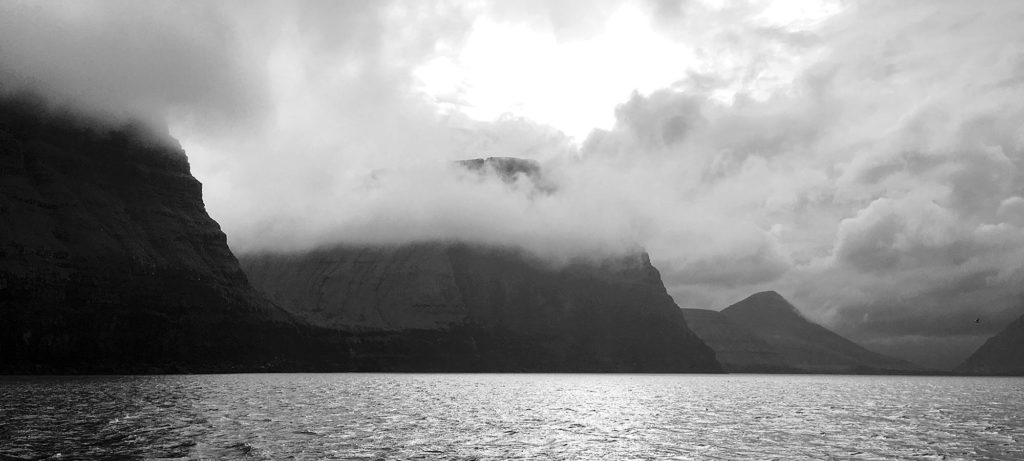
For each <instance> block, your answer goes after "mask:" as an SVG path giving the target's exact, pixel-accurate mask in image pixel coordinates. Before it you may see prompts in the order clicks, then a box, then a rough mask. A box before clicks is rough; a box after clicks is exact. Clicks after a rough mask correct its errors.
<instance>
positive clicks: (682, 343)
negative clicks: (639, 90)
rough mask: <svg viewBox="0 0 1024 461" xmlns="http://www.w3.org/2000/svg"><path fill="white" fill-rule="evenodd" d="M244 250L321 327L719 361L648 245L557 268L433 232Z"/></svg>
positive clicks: (282, 295) (487, 347)
mask: <svg viewBox="0 0 1024 461" xmlns="http://www.w3.org/2000/svg"><path fill="white" fill-rule="evenodd" d="M241 261H242V266H243V268H244V269H245V270H246V272H247V273H248V274H249V277H250V279H251V280H252V282H253V284H254V285H255V286H256V287H257V288H258V289H260V290H261V291H263V292H264V293H265V294H267V295H268V296H269V297H270V298H271V299H272V300H274V301H275V302H277V303H279V304H280V305H281V306H282V307H284V308H285V309H287V310H288V311H289V312H291V313H292V314H294V315H295V316H297V317H299V318H303V319H306V320H307V321H309V322H311V323H313V324H314V325H317V326H322V327H327V328H337V329H348V330H356V331H386V332H395V333H400V332H406V331H421V332H424V331H426V332H429V331H435V332H448V333H447V334H448V335H449V336H450V337H451V338H453V339H456V340H457V339H458V338H465V341H467V342H469V343H471V344H473V348H474V350H475V351H476V353H477V354H480V355H483V356H489V357H491V359H489V361H490V362H494V363H501V364H506V367H509V368H511V369H513V370H529V371H634V372H685V371H702V372H709V371H719V366H718V364H717V362H715V359H714V357H713V354H712V352H711V350H710V349H709V348H707V346H705V345H704V344H703V343H702V342H701V341H700V340H699V339H698V338H697V337H696V336H695V335H694V334H693V333H692V332H691V331H690V330H689V328H687V326H686V322H685V320H684V318H683V316H682V315H681V313H680V311H679V309H678V308H677V307H676V305H675V303H674V302H673V301H672V298H671V297H670V296H669V295H668V293H667V292H666V291H665V287H664V286H663V285H662V283H661V277H660V275H659V274H658V271H657V269H655V268H654V267H653V266H651V264H650V261H649V260H648V258H647V256H646V255H636V256H633V257H625V258H620V259H618V260H615V261H606V262H603V263H577V264H570V265H569V266H566V267H552V266H549V265H548V264H547V263H545V262H543V261H540V260H536V259H534V258H532V257H529V256H526V255H524V254H522V253H521V252H519V251H516V250H512V249H499V248H483V247H476V246H470V245H465V244H443V243H432V244H412V245H404V246H398V247H344V246H342V247H335V248H330V249H321V250H316V251H312V252H308V253H304V254H295V255H279V254H258V255H243V256H242V257H241ZM466 332H471V334H470V335H469V336H465V334H466Z"/></svg>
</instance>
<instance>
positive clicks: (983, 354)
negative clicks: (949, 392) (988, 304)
mask: <svg viewBox="0 0 1024 461" xmlns="http://www.w3.org/2000/svg"><path fill="white" fill-rule="evenodd" d="M955 371H957V372H959V373H968V374H979V375H1005V376H1024V316H1021V317H1019V318H1018V319H1017V320H1014V321H1013V322H1011V323H1010V324H1009V325H1007V326H1006V328H1004V329H1003V330H1002V331H1000V332H999V333H998V334H996V335H995V336H993V337H991V338H989V339H988V341H985V344H982V345H981V347H979V348H978V350H977V351H975V352H974V353H973V354H971V356H970V357H968V358H967V360H965V361H964V363H962V364H960V365H959V366H957V367H956V370H955Z"/></svg>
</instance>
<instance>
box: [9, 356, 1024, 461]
mask: <svg viewBox="0 0 1024 461" xmlns="http://www.w3.org/2000/svg"><path fill="white" fill-rule="evenodd" d="M1022 410H1024V379H1020V378H952V377H882V376H783V375H592V374H583V375H557V374H273V375H271V374H268V375H184V376H104V377H0V459H42V458H60V459H125V458H135V459H162V458H172V459H175V458H176V459H285V458H291V459H367V460H376V459H462V460H471V459H511V458H519V459H609V460H613V459H614V460H618V459H737V458H754V459H786V460H789V459H830V458H839V459H848V458H853V459H1024V421H1022V417H1021V415H1022V414H1024V411H1022Z"/></svg>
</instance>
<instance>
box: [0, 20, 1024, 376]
mask: <svg viewBox="0 0 1024 461" xmlns="http://www.w3.org/2000/svg"><path fill="white" fill-rule="evenodd" d="M786 4H787V2H736V3H733V2H729V3H722V2H710V1H702V0H696V1H688V2H672V1H668V2H651V1H647V0H600V1H597V2H559V3H558V4H551V3H549V2H515V4H514V5H509V4H505V2H490V1H481V2H464V3H463V2H447V1H423V2H416V3H414V4H411V3H402V2H392V1H380V2H338V3H326V2H303V1H298V2H287V3H286V2H260V1H256V2H247V3H245V4H242V3H240V2H218V3H157V2H140V1H117V0H115V1H103V2H100V1H89V0H86V1H81V2H75V3H73V4H68V3H57V2H45V1H44V2H0V43H3V44H4V46H2V47H0V93H4V94H9V93H10V92H17V91H20V90H23V89H26V88H27V89H32V90H34V91H37V92H39V93H41V94H43V95H45V96H46V98H47V99H48V100H52V101H56V102H57V104H58V105H66V106H70V107H74V108H75V110H76V111H78V112H81V113H88V114H90V116H92V117H96V118H100V119H103V120H104V121H106V122H111V123H114V124H123V123H125V122H127V121H129V120H141V121H143V122H144V123H146V124H150V125H154V126H156V125H161V124H166V125H167V126H168V127H169V132H170V134H171V135H173V136H174V137H175V138H176V139H178V140H179V141H180V143H181V145H182V147H183V148H184V149H185V150H186V151H187V152H188V153H189V161H190V168H191V171H192V172H193V173H194V174H195V176H196V177H197V178H198V179H199V180H201V181H202V182H203V183H204V193H205V202H206V205H207V208H208V210H209V213H210V215H211V216H212V217H213V218H215V219H217V221H218V222H220V223H221V224H222V226H223V229H224V232H225V234H226V235H227V239H228V243H229V244H230V245H231V248H232V249H234V250H238V251H245V252H261V251H266V252H274V251H277V252H287V251H295V252H298V251H307V250H311V249H314V248H320V247H324V246H331V245H357V246H358V245H378V246H379V245H384V246H388V245H404V244H410V243H415V242H424V241H438V240H441V241H447V240H458V241H462V242H470V243H474V244H478V245H483V246H516V247H521V248H525V249H527V251H529V252H531V253H533V254H534V255H544V257H546V258H548V259H550V260H552V261H553V262H554V263H555V264H565V263H567V262H568V261H571V260H573V259H574V258H579V257H588V255H589V257H592V258H593V259H607V258H616V257H622V256H625V255H630V254H634V253H635V252H636V250H637V249H639V248H644V249H645V250H646V251H647V252H649V254H650V255H651V257H652V261H653V265H655V266H656V267H658V268H659V270H660V272H661V274H662V278H663V281H664V283H665V285H666V287H667V289H668V291H669V293H670V294H671V295H672V296H673V298H674V299H675V300H676V301H677V303H678V304H679V305H681V306H684V307H688V308H691V307H697V308H711V307H714V306H721V305H726V304H730V303H732V302H735V301H736V300H739V299H742V297H744V296H746V295H747V294H749V293H752V292H757V291H761V290H766V289H769V288H775V289H779V290H781V291H783V292H785V293H788V294H789V296H790V297H791V298H792V300H793V301H794V302H795V303H796V304H798V305H800V306H806V309H805V311H804V314H805V315H806V316H807V317H808V318H809V319H811V320H813V321H814V322H816V323H819V324H821V325H823V326H827V327H828V328H830V329H832V330H834V331H836V332H839V333H841V334H842V335H843V336H845V337H848V338H851V339H852V340H855V341H857V342H858V343H860V344H863V345H865V346H867V347H869V348H871V349H872V350H877V351H880V352H885V353H887V354H889V355H893V356H900V357H902V358H905V359H911V360H914V361H916V362H919V363H922V364H927V365H929V366H932V367H938V368H948V367H952V366H954V365H955V364H957V363H960V362H962V361H963V359H965V358H966V357H967V356H968V355H969V354H970V353H971V351H973V350H976V349H977V348H978V347H979V346H980V345H981V344H982V343H984V342H985V341H986V339H987V338H988V337H990V336H992V335H994V334H996V333H997V330H998V329H999V327H1001V326H1002V325H1005V324H1007V323H1009V322H1010V321H1012V320H1013V319H1014V318H1016V317H1018V316H1019V315H1020V312H1019V311H1016V310H1014V309H1013V308H1014V306H1018V305H1019V303H1020V299H1021V290H1020V288H1019V287H1020V286H1022V282H1024V271H1022V270H1021V268H1022V262H1024V198H1022V193H1021V191H1022V190H1024V188H1022V187H1024V175H1022V173H1021V172H1022V171H1024V147H1022V146H1024V144H1022V142H1024V141H1022V138H1021V137H1020V136H1019V127H1020V126H1021V123H1022V121H1024V107H1022V106H1021V104H1019V103H1018V101H1019V100H1020V98H1019V94H1020V92H1021V85H1022V83H1021V82H1024V67H1022V66H1020V65H1019V56H1018V55H1019V49H1018V48H1019V46H1018V45H1017V44H1018V43H1021V42H1022V41H1024V35H1022V34H1024V32H1022V28H1020V27H1019V24H1018V23H1019V20H1018V19H1019V18H1018V17H1019V15H1020V14H1021V12H1022V11H1021V9H1022V8H1024V6H1022V5H1021V3H1020V2H1015V1H1012V0H1005V1H1000V0H993V1H991V2H984V3H978V2H958V1H947V0H940V1H939V2H937V3H936V2H934V1H930V0H929V1H924V0H920V1H916V0H911V1H901V2H886V1H875V0H858V1H855V2H842V1H832V0H820V1H812V2H809V3H808V4H806V5H802V6H801V7H799V8H794V7H787V6H785V5H786ZM937 50H941V51H937ZM666 56H674V57H676V58H674V59H666V58H665V57H666ZM478 156H483V157H487V156H491V157H517V158H528V159H532V160H535V161H537V162H538V164H539V165H540V166H541V168H542V169H543V170H544V178H545V184H544V185H543V186H542V188H543V189H544V190H545V191H550V193H547V192H541V193H538V192H537V190H536V187H535V185H534V184H532V182H531V181H523V180H517V181H507V180H504V179H502V178H501V177H500V175H490V174H485V175H478V174H473V173H467V172H466V171H465V169H464V168H457V167H454V166H453V165H452V164H451V162H452V161H455V160H458V159H465V158H471V157H478ZM382 171H383V172H385V173H383V174H378V172H382ZM517 176H519V177H520V178H521V179H526V176H523V175H517ZM527 176H528V175H527ZM977 317H982V318H985V319H986V320H987V321H986V322H985V323H983V324H981V325H975V324H973V322H972V320H973V319H975V318H977Z"/></svg>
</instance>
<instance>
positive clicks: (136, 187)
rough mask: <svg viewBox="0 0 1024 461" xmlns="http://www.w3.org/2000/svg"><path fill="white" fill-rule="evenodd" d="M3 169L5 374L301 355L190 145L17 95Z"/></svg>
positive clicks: (7, 122) (0, 227) (5, 119)
mask: <svg viewBox="0 0 1024 461" xmlns="http://www.w3.org/2000/svg"><path fill="white" fill-rule="evenodd" d="M89 125H93V126H89ZM0 172H2V173H0V318H2V321H0V371H144V370H168V369H173V368H174V367H180V368H183V369H204V368H207V369H217V370H224V369H232V368H235V367H247V366H253V365H254V364H257V363H259V364H264V363H266V361H268V360H274V358H275V357H277V356H280V355H281V354H284V353H286V352H287V351H289V350H291V349H292V348H294V347H295V346H296V344H294V343H289V341H294V340H297V339H298V338H296V337H295V336H294V334H292V337H291V338H290V339H289V338H288V334H284V335H282V334H279V332H278V330H282V331H285V332H286V333H287V332H288V331H294V325H293V323H292V322H291V320H290V317H289V316H288V315H287V314H286V313H285V312H283V311H281V310H280V309H278V308H276V307H274V306H273V305H271V304H270V303H268V302H266V301H265V300H263V299H262V298H261V297H260V296H259V295H258V294H257V293H256V292H255V291H253V290H252V288H251V287H250V285H249V283H248V281H247V279H246V276H245V274H244V273H243V272H242V271H241V269H240V268H239V266H238V262H237V260H236V259H235V257H234V256H233V255H232V253H231V251H230V250H229V249H228V247H227V244H226V241H225V236H224V233H223V232H221V230H220V227H219V226H218V225H217V223H216V222H214V221H213V220H212V219H211V218H210V217H209V215H207V213H206V210H205V209H204V206H203V201H202V187H201V185H200V184H199V182H198V181H196V179H195V178H193V177H192V175H191V174H190V173H189V165H188V161H187V160H186V157H185V155H184V153H183V152H182V151H181V149H180V148H178V147H176V146H170V145H168V144H167V143H166V141H163V140H159V139H157V137H155V136H153V135H152V134H151V133H150V132H147V131H146V130H144V129H141V128H138V127H135V126H126V127H120V128H116V129H110V128H102V127H99V128H98V127H97V126H96V124H95V122H91V121H89V120H86V119H83V118H81V117H77V116H71V115H67V114H62V113H56V112H53V111H50V110H48V109H46V108H45V107H44V105H43V103H41V102H39V101H36V100H33V99H31V98H25V97H17V98H6V99H4V100H2V101H0Z"/></svg>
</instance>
